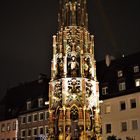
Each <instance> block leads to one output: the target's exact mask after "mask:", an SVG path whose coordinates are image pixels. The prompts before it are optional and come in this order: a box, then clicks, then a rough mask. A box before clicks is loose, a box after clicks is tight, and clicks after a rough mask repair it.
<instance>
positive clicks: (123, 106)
mask: <svg viewBox="0 0 140 140" xmlns="http://www.w3.org/2000/svg"><path fill="white" fill-rule="evenodd" d="M125 109H126V104H125V101H121V102H120V110H121V111H122V110H125Z"/></svg>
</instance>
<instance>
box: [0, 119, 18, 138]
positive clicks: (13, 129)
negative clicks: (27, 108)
mask: <svg viewBox="0 0 140 140" xmlns="http://www.w3.org/2000/svg"><path fill="white" fill-rule="evenodd" d="M17 133H18V120H17V118H14V119H9V120H3V121H0V140H17V135H18V134H17Z"/></svg>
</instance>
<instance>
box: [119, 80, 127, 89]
mask: <svg viewBox="0 0 140 140" xmlns="http://www.w3.org/2000/svg"><path fill="white" fill-rule="evenodd" d="M125 89H126V86H125V82H122V83H119V91H123V90H125Z"/></svg>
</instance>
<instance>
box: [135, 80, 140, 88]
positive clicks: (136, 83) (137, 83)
mask: <svg viewBox="0 0 140 140" xmlns="http://www.w3.org/2000/svg"><path fill="white" fill-rule="evenodd" d="M135 86H136V87H139V86H140V79H136V80H135Z"/></svg>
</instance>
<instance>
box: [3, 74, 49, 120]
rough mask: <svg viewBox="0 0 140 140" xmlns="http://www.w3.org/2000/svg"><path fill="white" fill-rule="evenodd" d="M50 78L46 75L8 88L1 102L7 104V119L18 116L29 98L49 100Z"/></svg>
mask: <svg viewBox="0 0 140 140" xmlns="http://www.w3.org/2000/svg"><path fill="white" fill-rule="evenodd" d="M48 91H49V79H47V78H46V77H45V76H44V75H42V76H40V77H39V79H37V80H34V81H31V82H27V83H22V84H20V85H18V86H16V87H13V88H10V89H8V90H7V93H6V95H5V97H4V98H3V100H2V102H1V104H3V105H5V119H7V118H12V117H16V116H17V115H18V114H19V113H20V112H21V110H22V109H23V108H24V106H25V105H26V102H27V101H28V100H35V99H38V98H41V97H42V98H43V99H44V100H46V101H48Z"/></svg>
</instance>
